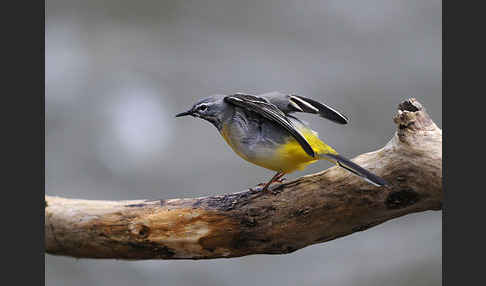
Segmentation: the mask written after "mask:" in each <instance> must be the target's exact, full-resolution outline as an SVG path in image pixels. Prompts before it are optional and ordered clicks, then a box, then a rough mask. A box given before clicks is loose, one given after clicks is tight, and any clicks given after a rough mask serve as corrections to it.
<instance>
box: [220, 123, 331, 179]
mask: <svg viewBox="0 0 486 286" xmlns="http://www.w3.org/2000/svg"><path fill="white" fill-rule="evenodd" d="M300 131H301V132H302V134H303V135H304V137H305V138H306V139H307V141H308V142H309V144H310V145H311V147H312V149H313V150H314V152H315V153H316V154H329V153H331V154H337V152H336V151H335V150H334V149H333V148H332V147H330V146H329V145H327V144H325V143H324V142H322V141H321V140H320V139H319V137H318V135H317V133H316V132H314V131H312V130H310V129H304V130H300ZM221 135H222V136H223V138H224V139H225V141H226V142H227V143H228V145H229V146H230V147H231V149H233V151H234V152H235V153H236V154H238V155H239V156H240V157H242V158H243V159H245V160H247V161H248V162H250V163H253V164H255V165H258V166H261V167H263V168H266V169H270V170H273V171H276V172H279V171H281V172H284V173H291V172H294V171H296V170H303V169H305V168H306V167H307V166H308V165H309V164H312V163H314V162H316V161H318V160H319V156H318V155H317V156H316V158H313V157H311V156H309V155H308V154H307V153H306V152H305V151H304V149H303V148H302V146H301V145H300V144H299V142H297V140H295V139H294V138H293V137H290V136H289V140H288V141H287V142H286V143H284V144H282V145H280V146H278V147H277V148H275V150H274V151H273V152H271V153H267V154H265V155H262V156H256V157H252V158H248V157H247V156H246V155H245V154H243V153H242V152H240V150H238V148H235V144H232V142H231V140H230V137H229V134H228V133H227V130H226V129H225V128H223V129H222V130H221Z"/></svg>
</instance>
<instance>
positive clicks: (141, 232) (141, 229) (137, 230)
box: [130, 224, 150, 238]
mask: <svg viewBox="0 0 486 286" xmlns="http://www.w3.org/2000/svg"><path fill="white" fill-rule="evenodd" d="M130 231H131V232H132V234H134V235H136V236H137V237H139V238H147V237H148V236H149V234H150V228H149V227H148V226H146V225H144V224H134V225H131V226H130Z"/></svg>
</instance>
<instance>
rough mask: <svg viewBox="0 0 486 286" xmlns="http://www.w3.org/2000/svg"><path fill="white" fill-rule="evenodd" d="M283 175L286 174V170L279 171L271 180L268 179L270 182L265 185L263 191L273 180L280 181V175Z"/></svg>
mask: <svg viewBox="0 0 486 286" xmlns="http://www.w3.org/2000/svg"><path fill="white" fill-rule="evenodd" d="M283 175H285V173H284V172H280V171H279V172H277V174H275V176H273V177H272V178H271V179H270V181H268V183H266V184H265V186H263V189H262V192H265V191H266V190H267V189H268V187H269V186H270V185H271V184H272V183H273V182H275V181H278V179H280V177H282V176H283Z"/></svg>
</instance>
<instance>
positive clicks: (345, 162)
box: [325, 154, 389, 187]
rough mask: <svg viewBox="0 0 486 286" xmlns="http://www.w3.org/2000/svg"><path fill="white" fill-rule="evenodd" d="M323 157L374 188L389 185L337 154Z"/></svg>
mask: <svg viewBox="0 0 486 286" xmlns="http://www.w3.org/2000/svg"><path fill="white" fill-rule="evenodd" d="M325 156H327V157H329V158H331V159H333V161H336V162H337V164H338V165H339V166H340V167H342V168H344V169H346V170H348V171H350V172H351V173H353V174H355V175H357V176H360V177H361V178H363V179H364V180H366V181H367V182H369V183H371V184H373V185H375V186H378V187H381V186H385V185H389V184H388V183H387V182H386V181H385V180H383V179H382V178H380V177H378V176H377V175H375V174H373V173H371V172H369V171H367V170H365V169H363V168H362V167H360V166H359V165H358V164H356V163H354V162H352V161H350V160H348V159H346V158H345V157H343V156H341V155H339V154H325Z"/></svg>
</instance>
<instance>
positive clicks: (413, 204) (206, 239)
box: [45, 98, 442, 259]
mask: <svg viewBox="0 0 486 286" xmlns="http://www.w3.org/2000/svg"><path fill="white" fill-rule="evenodd" d="M394 121H395V123H396V124H397V132H396V133H395V135H394V136H393V138H392V139H391V140H390V141H389V142H388V143H387V144H386V145H385V146H384V147H383V148H381V149H380V150H377V151H374V152H370V153H366V154H362V155H360V156H358V157H356V158H354V159H353V161H355V162H356V163H358V164H360V165H362V166H363V167H364V168H366V169H368V170H370V171H372V172H374V173H375V174H377V175H379V176H381V177H383V178H384V179H385V180H387V181H388V182H389V183H391V187H386V188H385V187H375V186H372V185H370V184H369V183H367V182H365V181H363V180H362V179H360V178H358V177H357V176H354V175H353V174H350V173H349V172H346V171H345V170H343V169H341V168H338V167H333V168H330V169H327V170H325V171H322V172H320V173H317V174H313V175H308V176H304V177H301V178H298V179H296V180H294V181H291V182H288V183H285V184H281V185H277V186H276V187H274V188H273V192H272V193H270V192H269V193H261V192H258V191H255V190H248V191H244V192H239V193H234V194H225V195H220V196H212V197H201V198H194V199H172V200H155V201H142V200H137V201H89V200H77V199H65V198H59V197H51V196H46V207H45V211H46V216H45V233H46V239H45V243H46V251H47V252H48V253H51V254H59V255H69V256H74V257H91V258H122V259H156V258H159V259H204V258H219V257H236V256H243V255H250V254H258V253H267V254H282V253H289V252H292V251H295V250H297V249H300V248H303V247H305V246H308V245H311V244H315V243H319V242H324V241H328V240H331V239H334V238H337V237H341V236H344V235H347V234H351V233H353V232H357V231H362V230H365V229H368V228H370V227H372V226H374V225H377V224H380V223H382V222H384V221H387V220H389V219H392V218H395V217H398V216H402V215H405V214H409V213H413V212H420V211H426V210H440V209H441V205H442V131H441V130H440V129H439V128H438V127H437V126H436V125H435V123H434V122H433V121H432V120H431V119H430V118H429V116H428V114H427V113H426V111H425V109H424V108H423V107H422V105H421V104H420V103H419V102H418V101H416V100H415V99H413V98H412V99H409V100H407V101H404V102H402V103H401V104H400V105H399V110H398V114H397V115H396V116H395V118H394Z"/></svg>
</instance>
